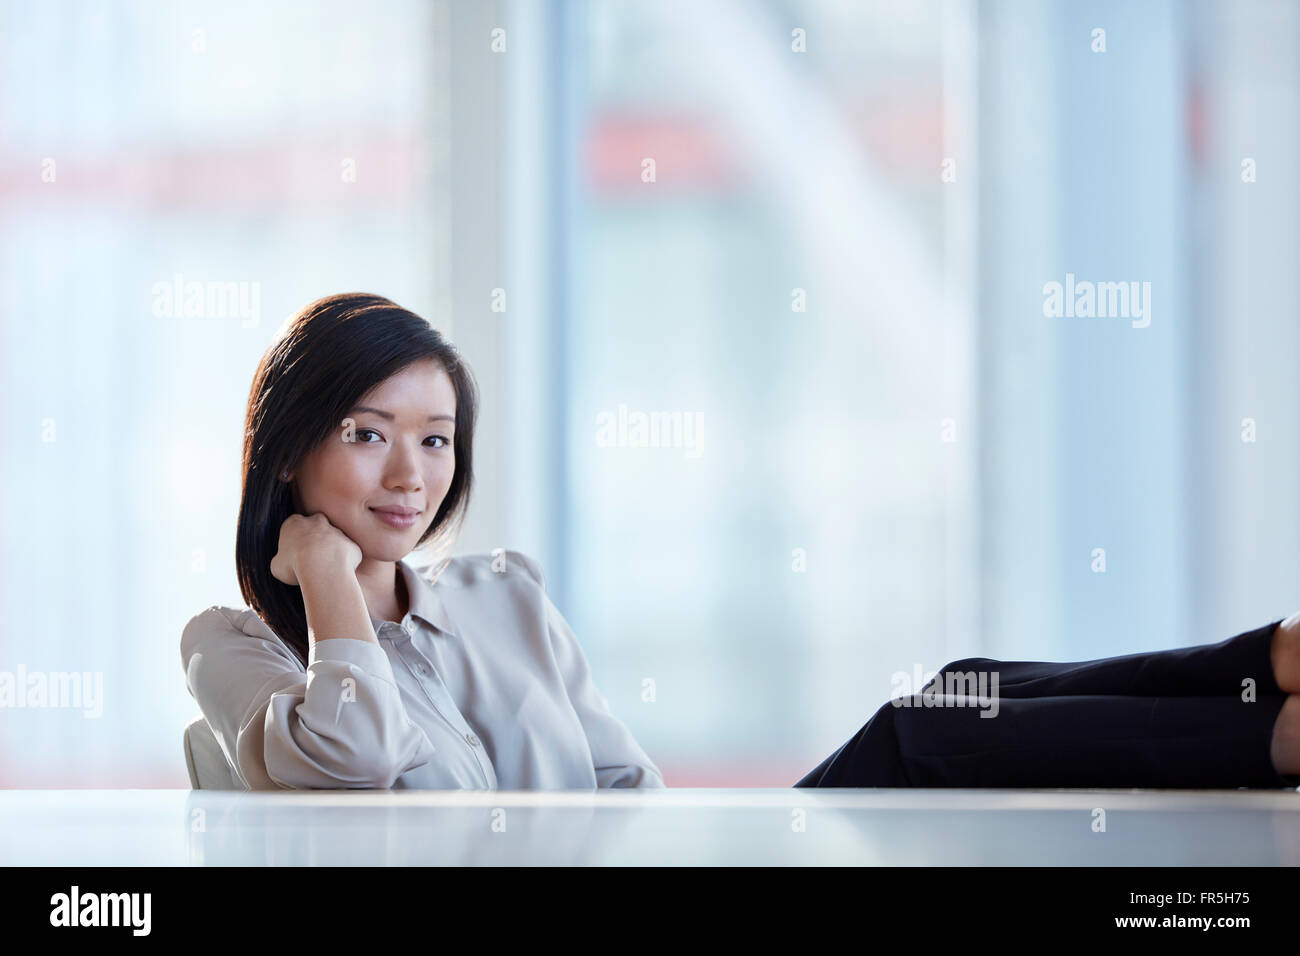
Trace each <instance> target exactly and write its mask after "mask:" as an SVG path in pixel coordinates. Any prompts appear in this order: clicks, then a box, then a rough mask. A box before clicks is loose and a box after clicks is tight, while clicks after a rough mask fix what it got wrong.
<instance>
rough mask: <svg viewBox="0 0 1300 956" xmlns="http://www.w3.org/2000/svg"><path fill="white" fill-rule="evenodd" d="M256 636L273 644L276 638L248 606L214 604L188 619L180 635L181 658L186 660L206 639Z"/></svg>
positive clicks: (278, 641) (277, 639)
mask: <svg viewBox="0 0 1300 956" xmlns="http://www.w3.org/2000/svg"><path fill="white" fill-rule="evenodd" d="M240 636H247V637H258V638H262V639H263V640H269V641H272V642H274V643H276V644H279V643H280V639H279V638H278V637H276V635H275V632H274V631H272V630H271V629H270V628H269V627H268V626H267V625H266V623H265V622H264V621H263V620H262V619H261V618H260V617H258V615H257V613H256V612H255V611H254V610H253V609H252V608H250V607H232V606H230V605H225V604H213V605H211V606H210V607H207V608H204V609H203V610H202V611H200V612H199V613H198V614H195V615H194V616H193V617H192V618H190V619H189V622H188V623H187V624H186V625H185V628H184V630H183V631H182V632H181V655H182V656H183V657H187V658H188V657H189V655H190V653H192V651H193V650H194V648H195V647H197V645H198V644H199V642H201V641H202V640H204V639H205V638H209V637H240Z"/></svg>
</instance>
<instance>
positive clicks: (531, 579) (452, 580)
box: [412, 548, 546, 588]
mask: <svg viewBox="0 0 1300 956" xmlns="http://www.w3.org/2000/svg"><path fill="white" fill-rule="evenodd" d="M412 567H414V568H415V569H416V570H417V571H418V572H419V573H420V574H421V575H422V576H423V577H424V578H425V579H426V580H427V581H429V583H430V584H432V585H434V586H435V587H440V588H442V587H447V588H477V587H484V586H491V587H501V586H502V585H506V586H511V587H521V586H522V587H532V586H536V587H542V588H544V587H545V583H546V579H545V576H544V575H543V573H542V565H541V562H539V561H538V560H537V559H536V558H534V557H532V556H531V555H528V554H525V553H524V552H522V551H516V550H514V549H513V548H493V549H492V550H491V551H477V552H473V553H466V554H456V555H452V556H451V557H449V558H442V559H441V560H435V561H432V562H430V563H428V564H425V565H420V564H419V563H417V562H415V561H412Z"/></svg>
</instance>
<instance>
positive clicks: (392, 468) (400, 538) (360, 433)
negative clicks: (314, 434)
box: [289, 359, 456, 561]
mask: <svg viewBox="0 0 1300 956" xmlns="http://www.w3.org/2000/svg"><path fill="white" fill-rule="evenodd" d="M348 418H350V419H351V421H352V423H353V424H352V425H351V427H348V422H347V420H345V421H343V422H341V423H340V425H339V427H338V429H337V430H336V431H335V433H334V434H333V435H332V436H330V437H329V438H327V439H326V440H325V441H323V442H322V443H321V444H320V445H319V446H317V447H316V448H315V449H314V450H313V451H312V452H311V454H310V455H308V456H307V457H306V458H305V459H304V460H303V461H302V462H301V464H300V465H299V466H298V468H297V469H296V470H295V471H293V472H291V473H290V476H289V478H290V480H291V481H293V482H294V491H293V495H294V503H295V505H296V506H297V508H298V510H299V512H300V513H302V514H315V513H317V512H320V513H322V514H324V515H325V517H326V518H328V519H329V521H330V524H332V525H334V526H335V527H336V528H338V529H339V530H340V531H342V532H343V533H344V534H346V535H347V536H348V537H349V538H351V539H352V540H353V541H355V542H356V543H357V545H358V547H360V548H361V553H362V555H363V558H364V559H369V560H373V561H398V560H401V559H402V558H404V557H406V555H407V554H409V553H410V552H411V550H412V549H413V548H414V547H415V543H416V542H417V541H419V540H420V536H421V535H422V534H424V532H425V530H426V529H427V528H428V527H429V525H430V524H431V523H432V522H433V517H434V515H436V514H437V513H438V507H439V505H441V504H442V499H443V498H444V497H446V494H447V489H448V488H449V487H450V486H451V479H452V476H453V475H454V474H455V471H456V455H455V452H454V451H453V448H452V441H453V439H454V438H455V431H454V428H455V424H456V390H455V388H454V386H453V385H452V382H451V377H450V376H449V375H448V374H447V371H446V369H444V368H443V367H442V364H441V363H440V362H438V361H437V360H436V359H426V360H423V361H420V362H416V363H414V364H412V365H409V366H407V367H406V368H405V369H403V370H402V371H401V372H398V373H397V374H395V375H393V376H392V377H390V378H388V379H385V380H384V381H383V382H381V383H380V384H379V385H377V386H375V387H374V388H373V389H371V390H370V391H369V392H367V393H366V394H365V395H364V396H363V397H362V399H361V400H360V401H359V402H358V403H357V406H356V407H354V408H353V409H352V410H351V411H349V412H348ZM394 507H405V508H414V509H415V510H417V511H418V512H419V514H417V515H416V516H415V520H414V521H413V522H411V523H409V525H408V526H405V527H403V526H395V525H394V524H391V523H389V522H387V521H385V520H384V519H383V518H382V517H380V515H379V514H377V513H376V509H380V508H394Z"/></svg>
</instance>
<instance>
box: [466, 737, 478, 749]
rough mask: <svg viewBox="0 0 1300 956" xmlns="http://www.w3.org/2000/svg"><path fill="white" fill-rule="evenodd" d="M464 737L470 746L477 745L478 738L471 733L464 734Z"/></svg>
mask: <svg viewBox="0 0 1300 956" xmlns="http://www.w3.org/2000/svg"><path fill="white" fill-rule="evenodd" d="M465 739H466V740H468V741H469V745H470V746H471V747H477V746H478V738H477V737H475V736H474V735H473V734H466V735H465Z"/></svg>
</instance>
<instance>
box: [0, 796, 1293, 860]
mask: <svg viewBox="0 0 1300 956" xmlns="http://www.w3.org/2000/svg"><path fill="white" fill-rule="evenodd" d="M1098 808H1100V809H1101V810H1102V811H1104V820H1105V831H1104V832H1098V831H1096V830H1094V820H1095V819H1101V816H1100V815H1099V814H1098V813H1097V812H1096V811H1097V810H1098ZM0 863H4V864H6V865H15V864H19V865H38V866H42V865H59V866H69V865H71V866H202V865H216V866H228V865H250V866H263V865H271V866H300V865H340V866H342V865H347V866H357V865H367V864H374V865H455V866H463V865H479V864H488V865H500V864H543V865H554V864H559V865H571V864H580V865H585V864H597V865H616V866H617V865H624V864H649V865H659V864H668V865H677V864H684V865H696V864H702V865H777V866H783V865H850V866H854V865H876V864H885V865H932V864H933V865H957V866H963V865H1018V864H1030V865H1057V864H1065V865H1085V866H1091V865H1118V866H1166V865H1173V866H1178V865H1196V866H1202V865H1250V866H1274V865H1284V866H1296V865H1300V791H1296V790H1277V791H1259V790H1255V791H1250V790H1216V791H1180V790H1148V791H1141V790H887V789H882V790H845V789H833V790H796V789H793V788H788V789H770V790H769V789H731V790H716V789H691V788H669V789H667V790H660V791H629V790H600V791H505V790H498V791H433V790H426V791H412V790H397V791H373V790H372V791H363V790H351V791H347V790H345V791H297V792H283V793H233V792H223V791H199V790H6V791H0Z"/></svg>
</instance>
